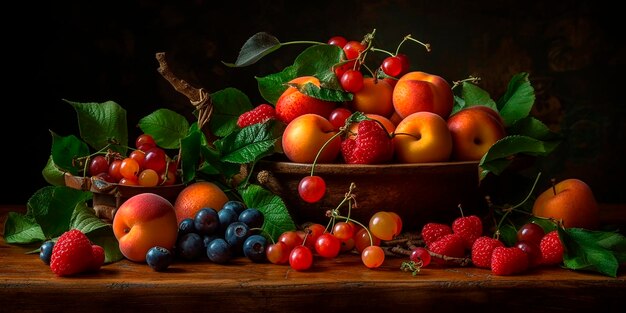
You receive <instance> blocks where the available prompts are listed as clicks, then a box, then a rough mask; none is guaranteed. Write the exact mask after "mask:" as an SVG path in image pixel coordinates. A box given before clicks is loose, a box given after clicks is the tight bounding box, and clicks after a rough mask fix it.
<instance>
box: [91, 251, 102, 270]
mask: <svg viewBox="0 0 626 313" xmlns="http://www.w3.org/2000/svg"><path fill="white" fill-rule="evenodd" d="M91 254H92V256H93V259H92V262H91V265H90V266H89V270H90V271H97V270H99V269H100V267H101V266H102V264H104V249H103V248H102V247H101V246H99V245H91Z"/></svg>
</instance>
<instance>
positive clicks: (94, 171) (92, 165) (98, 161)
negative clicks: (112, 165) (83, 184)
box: [89, 155, 109, 176]
mask: <svg viewBox="0 0 626 313" xmlns="http://www.w3.org/2000/svg"><path fill="white" fill-rule="evenodd" d="M108 171H109V162H108V161H107V159H106V157H104V156H103V155H96V156H95V157H93V159H91V161H90V162H89V175H90V176H97V175H98V174H100V173H105V172H108Z"/></svg>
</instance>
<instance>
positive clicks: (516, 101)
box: [497, 72, 535, 127]
mask: <svg viewBox="0 0 626 313" xmlns="http://www.w3.org/2000/svg"><path fill="white" fill-rule="evenodd" d="M534 103H535V89H534V88H533V86H532V85H531V84H530V80H529V79H528V73H524V72H522V73H518V74H515V75H514V76H513V77H512V78H511V80H510V81H509V85H508V87H507V90H506V93H505V94H504V96H502V98H501V99H499V100H498V104H497V105H498V111H499V112H500V115H501V116H502V119H503V120H504V124H505V126H507V127H508V126H511V125H513V124H515V122H517V121H519V120H521V119H523V118H525V117H526V116H528V114H529V113H530V110H531V109H532V107H533V104H534Z"/></svg>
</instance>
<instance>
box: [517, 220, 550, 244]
mask: <svg viewBox="0 0 626 313" xmlns="http://www.w3.org/2000/svg"><path fill="white" fill-rule="evenodd" d="M545 234H546V233H545V231H544V230H543V228H542V227H541V226H539V225H538V224H535V223H532V222H530V223H526V224H524V225H522V227H520V229H519V230H517V241H518V242H520V241H527V242H531V243H535V244H537V245H538V244H539V242H541V238H543V236H544V235H545Z"/></svg>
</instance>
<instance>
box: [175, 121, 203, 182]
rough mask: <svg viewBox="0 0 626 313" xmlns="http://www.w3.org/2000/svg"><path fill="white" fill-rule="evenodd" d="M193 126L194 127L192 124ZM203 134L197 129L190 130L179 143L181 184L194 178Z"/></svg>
mask: <svg viewBox="0 0 626 313" xmlns="http://www.w3.org/2000/svg"><path fill="white" fill-rule="evenodd" d="M194 125H196V124H195V123H194ZM203 137H204V134H203V133H202V131H200V130H199V129H198V128H197V127H195V129H193V130H190V131H189V134H187V136H186V137H185V138H183V139H182V140H181V141H180V144H181V152H180V162H181V165H180V166H181V169H182V171H183V175H182V179H183V183H184V184H187V183H189V182H190V181H192V180H193V179H194V178H195V176H196V171H197V170H198V163H199V159H200V146H201V145H202V141H203Z"/></svg>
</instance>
